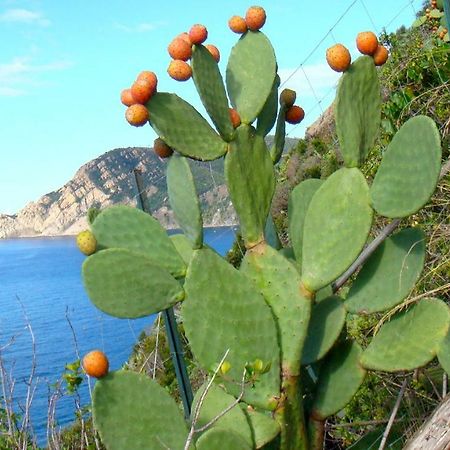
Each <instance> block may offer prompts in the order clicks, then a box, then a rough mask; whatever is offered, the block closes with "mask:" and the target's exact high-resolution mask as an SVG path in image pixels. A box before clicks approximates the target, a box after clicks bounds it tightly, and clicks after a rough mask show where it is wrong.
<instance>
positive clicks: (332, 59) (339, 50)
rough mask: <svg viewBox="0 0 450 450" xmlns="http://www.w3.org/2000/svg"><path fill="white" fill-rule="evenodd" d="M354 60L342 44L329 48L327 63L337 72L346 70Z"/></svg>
mask: <svg viewBox="0 0 450 450" xmlns="http://www.w3.org/2000/svg"><path fill="white" fill-rule="evenodd" d="M351 62H352V58H351V56H350V52H349V51H348V49H347V48H346V47H344V46H343V45H342V44H335V45H333V46H332V47H330V48H329V49H327V63H328V65H329V66H330V67H331V68H332V69H333V70H335V71H336V72H345V71H346V70H347V69H348V68H349V67H350V63H351Z"/></svg>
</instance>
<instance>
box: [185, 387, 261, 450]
mask: <svg viewBox="0 0 450 450" xmlns="http://www.w3.org/2000/svg"><path fill="white" fill-rule="evenodd" d="M205 388H206V384H204V385H203V386H201V387H200V389H199V390H198V391H197V392H196V394H195V397H194V401H193V403H192V411H195V410H196V408H197V405H198V402H199V400H200V397H201V395H202V394H203V392H204V391H205ZM234 401H235V398H234V397H233V396H232V395H230V394H227V393H226V392H225V391H224V390H223V389H222V388H220V387H219V386H217V385H216V384H212V385H211V387H210V389H209V390H208V392H207V394H206V397H205V399H204V401H203V403H202V405H201V408H200V415H199V416H198V421H197V425H196V428H200V427H203V426H204V425H206V424H207V423H209V422H210V421H211V420H212V419H214V418H215V417H216V416H218V415H219V414H220V413H221V412H222V411H224V410H225V409H226V408H228V407H229V406H230V405H231V404H232V403H233V402H234ZM213 426H214V427H217V428H223V429H226V430H230V431H234V432H235V433H236V434H239V435H240V436H241V437H242V438H243V440H244V441H245V442H246V443H247V444H248V445H249V446H252V445H253V438H252V432H251V429H250V426H249V423H248V421H247V417H246V416H245V414H244V412H243V411H242V409H241V408H240V407H239V405H236V406H234V408H232V409H231V410H230V411H228V412H227V413H226V414H225V415H224V416H222V417H221V418H220V419H219V420H218V421H217V422H215V423H214V425H213Z"/></svg>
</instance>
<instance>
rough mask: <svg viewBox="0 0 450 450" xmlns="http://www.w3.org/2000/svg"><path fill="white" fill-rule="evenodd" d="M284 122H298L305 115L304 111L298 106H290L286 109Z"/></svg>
mask: <svg viewBox="0 0 450 450" xmlns="http://www.w3.org/2000/svg"><path fill="white" fill-rule="evenodd" d="M285 117H286V122H288V123H291V124H293V125H295V124H297V123H300V122H301V121H302V120H303V118H304V117H305V111H304V110H303V108H301V107H300V106H296V105H294V106H291V107H290V108H289V109H288V110H287V111H286V116H285Z"/></svg>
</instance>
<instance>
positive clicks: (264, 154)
mask: <svg viewBox="0 0 450 450" xmlns="http://www.w3.org/2000/svg"><path fill="white" fill-rule="evenodd" d="M236 132H237V133H236V139H235V140H234V141H233V142H232V143H231V145H230V151H229V152H228V153H227V156H226V157H225V177H226V180H227V185H228V189H229V191H230V197H231V200H232V202H233V205H234V207H235V209H236V212H237V215H238V216H239V221H240V225H241V232H242V236H243V238H244V240H245V241H246V242H250V243H256V242H258V241H259V240H260V239H262V237H263V233H264V227H265V224H266V219H267V215H268V213H269V209H270V203H271V201H272V196H273V192H274V189H275V175H274V171H273V164H272V161H271V159H270V156H269V152H268V151H267V147H266V144H265V142H264V139H263V138H262V137H261V136H258V135H255V134H254V130H253V129H252V128H251V127H249V126H248V125H241V126H240V127H239V128H238V129H237V130H236Z"/></svg>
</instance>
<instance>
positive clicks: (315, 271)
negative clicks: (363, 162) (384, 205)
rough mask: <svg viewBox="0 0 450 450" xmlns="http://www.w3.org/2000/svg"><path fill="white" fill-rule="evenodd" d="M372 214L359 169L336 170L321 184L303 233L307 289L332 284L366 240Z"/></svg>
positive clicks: (364, 181)
mask: <svg viewBox="0 0 450 450" xmlns="http://www.w3.org/2000/svg"><path fill="white" fill-rule="evenodd" d="M372 215H373V211H372V209H371V207H370V205H369V188H368V186H367V183H366V180H365V178H364V175H363V174H362V173H361V172H360V171H359V170H358V169H356V168H353V169H347V168H342V169H339V170H338V171H337V172H334V173H333V174H332V175H331V176H330V177H329V178H328V179H327V180H326V181H325V182H324V183H323V184H322V186H321V187H320V188H319V189H318V190H317V192H316V193H315V194H314V197H313V198H312V200H311V202H310V204H309V207H308V210H307V212H306V217H305V224H304V232H303V252H302V271H303V272H302V280H303V283H304V284H305V286H306V287H307V288H308V289H309V290H312V291H317V290H318V289H320V288H322V287H324V286H325V285H327V284H329V283H331V282H332V281H334V280H335V279H336V278H337V277H338V276H339V275H341V274H342V273H343V272H344V271H345V270H346V269H347V268H348V267H349V266H350V265H351V263H352V262H353V261H354V260H355V258H356V257H357V256H358V254H359V253H360V251H361V250H362V248H363V246H364V244H365V242H366V240H367V236H368V234H369V231H370V227H371V224H372ZM324 217H326V218H327V220H324Z"/></svg>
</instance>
